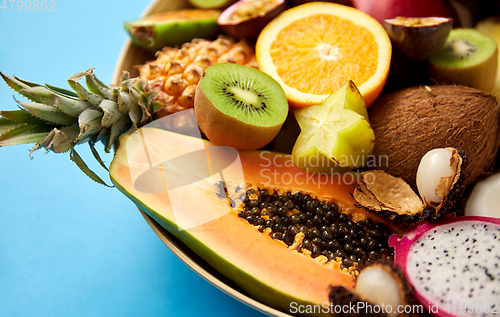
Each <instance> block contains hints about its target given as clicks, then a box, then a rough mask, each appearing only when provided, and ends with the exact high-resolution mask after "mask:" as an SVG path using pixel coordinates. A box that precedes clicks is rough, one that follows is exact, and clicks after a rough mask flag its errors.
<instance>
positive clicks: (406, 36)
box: [384, 17, 453, 60]
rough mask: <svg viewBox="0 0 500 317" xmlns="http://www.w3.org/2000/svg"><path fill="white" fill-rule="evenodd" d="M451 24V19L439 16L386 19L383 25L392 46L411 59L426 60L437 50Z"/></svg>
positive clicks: (444, 40) (446, 36)
mask: <svg viewBox="0 0 500 317" xmlns="http://www.w3.org/2000/svg"><path fill="white" fill-rule="evenodd" d="M452 26H453V19H451V18H440V17H427V18H403V17H397V18H395V19H388V20H385V21H384V27H385V29H386V30H387V33H388V34H389V37H390V38H391V41H392V44H393V45H394V47H395V48H396V49H397V50H399V51H400V52H401V53H403V55H405V56H406V57H408V58H410V59H413V60H427V59H429V57H430V56H431V55H432V54H433V53H435V52H436V51H437V50H439V49H440V48H441V47H442V46H443V45H444V43H445V42H446V39H447V38H448V35H449V34H450V31H451V28H452Z"/></svg>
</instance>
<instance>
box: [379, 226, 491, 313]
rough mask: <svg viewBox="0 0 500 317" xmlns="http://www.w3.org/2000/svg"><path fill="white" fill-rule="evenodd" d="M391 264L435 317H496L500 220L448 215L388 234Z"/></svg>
mask: <svg viewBox="0 0 500 317" xmlns="http://www.w3.org/2000/svg"><path fill="white" fill-rule="evenodd" d="M389 246H392V247H394V264H395V265H396V266H397V267H399V268H400V269H401V270H402V271H404V273H405V276H406V278H407V280H408V282H409V283H410V284H411V285H412V286H413V288H414V290H415V296H416V299H417V300H418V301H419V302H420V304H421V305H423V306H424V308H425V309H427V310H428V311H429V312H430V313H432V314H433V315H436V316H500V313H499V311H500V307H499V304H500V219H498V218H488V217H458V218H455V217H446V218H445V219H443V220H442V221H440V222H435V223H430V222H424V223H422V224H420V225H418V226H417V227H415V228H414V229H412V230H411V231H409V232H407V233H405V234H404V235H403V236H402V237H400V236H398V235H392V236H391V237H390V238H389Z"/></svg>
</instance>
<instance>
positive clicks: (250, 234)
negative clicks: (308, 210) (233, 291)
mask: <svg viewBox="0 0 500 317" xmlns="http://www.w3.org/2000/svg"><path fill="white" fill-rule="evenodd" d="M141 130H142V131H141V137H142V138H141V137H138V136H137V135H138V134H137V132H136V133H134V134H129V133H127V134H124V135H123V136H122V137H121V139H120V147H119V149H118V150H117V152H116V154H115V157H114V159H113V161H112V163H111V166H110V177H111V179H112V181H113V183H114V184H115V186H116V187H117V188H118V189H119V190H121V191H122V192H123V193H124V194H125V195H126V196H127V197H128V198H130V199H131V200H132V201H133V202H134V203H135V204H136V205H137V206H138V207H139V208H140V209H141V210H143V211H144V212H146V213H147V214H149V215H150V216H151V217H152V218H153V219H155V220H156V221H157V222H158V223H159V224H160V225H161V226H163V227H164V228H165V229H167V230H168V231H169V232H171V233H172V234H173V235H175V236H176V237H177V238H179V239H180V240H181V241H182V242H183V243H184V244H186V246H187V247H189V248H190V249H192V250H193V251H194V252H195V253H196V254H198V255H199V256H200V257H201V258H203V259H204V260H205V261H206V262H207V263H208V264H209V265H211V266H212V267H213V268H215V269H216V270H217V271H219V272H220V273H221V274H223V275H225V276H226V277H228V278H229V279H230V280H232V281H233V282H234V283H235V284H237V285H238V286H240V287H241V288H242V289H244V290H245V291H246V292H247V293H248V294H249V295H250V296H252V297H253V298H255V299H256V300H258V301H260V302H262V303H265V304H267V305H269V306H272V307H275V308H277V309H280V310H282V311H284V312H290V309H291V303H296V305H310V304H315V305H322V304H323V303H328V293H329V286H330V285H334V286H337V285H338V286H344V287H346V288H349V289H351V288H352V287H353V286H354V279H355V276H356V270H355V268H356V265H355V263H354V264H353V265H352V266H351V267H346V266H345V265H342V263H343V262H342V259H341V258H338V257H332V258H333V259H330V258H328V257H327V256H324V255H319V256H313V254H312V253H311V252H310V251H309V250H307V249H306V248H304V246H303V244H304V243H303V242H304V236H305V234H302V235H301V234H300V233H299V234H296V235H295V241H294V242H295V243H293V242H292V243H288V244H287V243H284V242H283V241H282V239H281V240H280V239H273V238H272V234H273V230H272V228H271V229H270V228H261V225H251V224H250V223H248V221H247V220H246V219H247V218H245V217H243V218H242V217H241V212H246V211H248V210H249V209H250V208H249V206H248V204H249V201H251V200H254V199H256V197H258V196H259V194H260V190H262V189H266V190H267V191H268V192H269V193H274V192H277V193H278V196H284V197H286V195H287V193H290V194H295V193H297V192H300V193H301V194H302V195H306V194H309V195H310V196H311V197H312V198H317V199H318V201H323V202H325V203H328V204H331V203H334V204H335V205H336V206H337V207H338V209H339V210H340V211H341V212H342V213H344V214H346V215H348V218H349V219H351V220H353V221H354V222H363V221H364V220H365V219H367V218H370V219H372V220H373V223H375V224H376V223H379V222H380V223H382V222H384V220H382V219H380V218H378V217H377V216H376V215H373V214H371V213H368V212H366V211H365V210H363V209H360V208H357V207H355V206H354V201H353V199H352V197H351V194H350V193H351V191H352V190H353V188H354V182H352V184H350V183H347V182H345V180H343V179H342V177H343V176H342V175H328V176H327V175H320V174H313V175H311V174H308V173H307V172H305V171H303V170H301V169H298V168H296V167H294V166H293V165H292V164H291V158H290V157H289V156H287V155H284V154H280V153H273V152H264V151H240V152H239V153H238V155H239V162H240V163H241V165H238V166H236V168H233V166H232V165H231V166H229V167H227V165H228V164H222V165H224V166H226V169H225V170H224V171H223V176H224V179H223V183H222V182H221V179H220V175H218V174H217V173H214V175H210V176H209V177H206V175H205V174H206V171H203V170H202V168H201V167H204V166H205V164H203V162H202V159H201V158H200V160H199V161H198V160H197V159H195V160H189V164H187V165H186V166H182V163H179V162H177V163H176V164H172V162H174V160H165V158H174V159H175V158H176V157H182V155H185V152H186V148H190V147H191V146H192V148H197V147H198V148H199V147H200V140H199V139H196V138H192V137H188V136H184V135H179V134H176V133H173V132H168V131H165V130H160V129H152V128H143V129H141ZM143 134H147V142H144V140H145V138H144V135H143ZM134 140H135V141H134ZM146 143H147V144H146ZM153 143H154V146H152V144H153ZM202 145H203V147H204V148H205V149H201V150H200V151H204V150H206V152H207V153H209V151H208V149H210V148H212V147H214V145H213V144H211V143H210V142H208V141H203V143H202ZM207 156H209V155H207ZM207 156H205V157H204V159H205V160H206V159H207ZM201 157H203V156H201ZM155 160H156V162H157V163H158V162H163V163H160V164H158V165H159V168H156V167H155V166H157V165H156V164H154V162H155ZM209 160H210V158H209ZM152 162H153V163H152ZM212 163H214V164H212V165H211V166H209V167H210V168H214V166H215V165H216V162H212ZM169 164H171V165H172V166H170V165H169ZM229 165H230V164H229ZM199 166H201V167H199ZM237 167H241V169H242V171H241V170H239V169H238V168H237ZM232 168H233V169H232ZM215 169H217V168H215ZM212 172H216V171H215V170H213V171H212ZM198 174H200V175H202V176H200V177H196V175H198ZM137 175H147V177H143V178H141V177H137ZM186 177H188V178H189V177H192V178H195V179H196V180H197V181H196V183H195V184H190V185H189V186H187V185H186V184H185V183H183V182H182V181H180V179H181V178H184V179H186ZM350 179H351V180H353V179H352V178H350ZM290 180H292V181H290ZM221 184H223V186H222V187H223V188H226V189H225V191H224V190H222V188H221V186H220V185H221ZM243 188H244V189H243ZM236 189H238V190H237V191H238V192H236ZM221 190H222V191H224V195H221ZM248 190H250V192H248ZM251 190H253V191H254V193H252V192H251ZM241 192H244V193H245V194H246V193H249V195H246V196H247V197H248V198H247V199H245V198H243V197H242V199H239V197H241V196H240V195H241V194H240V193H241ZM261 198H262V197H261ZM278 200H279V199H278ZM179 201H180V203H179ZM270 201H271V202H272V203H275V202H274V201H273V200H272V199H270ZM228 202H229V204H228ZM230 203H233V204H234V205H235V207H234V208H233V207H231V205H230ZM297 205H300V204H297ZM245 206H246V208H245ZM294 212H296V210H295V209H294V211H293V212H292V211H290V212H288V215H291V214H292V213H294ZM264 218H265V217H264ZM200 219H201V220H200ZM179 223H183V224H184V225H183V226H182V227H180V226H179ZM385 225H387V226H390V224H387V223H385ZM297 226H299V225H297ZM259 229H260V231H261V232H260V231H259ZM308 229H309V231H310V230H313V229H317V228H316V227H311V228H308ZM390 230H392V231H393V232H394V230H396V229H395V228H394V227H390ZM367 231H369V230H367ZM367 234H368V233H367ZM340 239H342V238H340ZM301 245H302V246H301ZM313 257H314V258H313ZM341 266H343V267H342V269H341Z"/></svg>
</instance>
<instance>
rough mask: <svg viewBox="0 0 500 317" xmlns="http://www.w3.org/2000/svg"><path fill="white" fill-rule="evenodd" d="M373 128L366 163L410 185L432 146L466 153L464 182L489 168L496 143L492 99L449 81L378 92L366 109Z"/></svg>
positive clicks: (496, 112) (498, 112)
mask: <svg viewBox="0 0 500 317" xmlns="http://www.w3.org/2000/svg"><path fill="white" fill-rule="evenodd" d="M369 117H370V123H371V125H372V128H373V130H374V132H375V147H374V150H373V154H374V156H373V157H374V161H371V166H373V167H375V168H376V169H379V170H384V171H385V172H387V173H389V174H391V175H393V176H396V177H401V178H402V179H404V180H405V181H406V182H407V183H408V184H410V186H412V187H413V188H416V176H415V175H416V173H417V168H418V165H419V163H420V159H421V158H422V157H423V155H424V154H425V153H427V152H428V151H430V150H431V149H434V148H444V147H453V148H459V149H461V150H462V151H463V152H465V155H467V158H468V166H467V167H466V170H465V171H464V174H465V177H464V179H463V181H464V186H466V187H468V186H469V185H471V184H472V183H474V182H475V181H476V180H477V179H478V178H479V177H481V176H482V175H484V174H485V173H487V172H488V171H490V169H491V168H492V167H493V165H494V162H495V156H496V153H497V149H498V146H499V145H500V129H499V127H500V124H499V120H500V109H499V104H498V99H497V98H496V97H495V96H493V95H490V94H487V93H485V92H482V91H480V90H477V89H474V88H469V87H464V86H455V85H442V86H417V87H411V88H406V89H402V90H399V91H396V92H393V93H391V94H388V95H386V96H384V97H382V98H380V99H379V100H378V101H377V102H376V103H375V104H374V105H373V106H372V107H371V109H370V112H369Z"/></svg>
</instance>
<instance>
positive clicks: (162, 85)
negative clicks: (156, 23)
mask: <svg viewBox="0 0 500 317" xmlns="http://www.w3.org/2000/svg"><path fill="white" fill-rule="evenodd" d="M219 63H238V64H242V65H245V66H250V67H255V68H257V60H256V58H255V52H254V49H253V47H251V46H250V45H249V44H248V42H247V41H246V40H241V41H239V42H235V41H234V40H232V39H231V38H229V37H225V36H219V37H218V38H217V39H216V40H214V41H209V40H204V39H194V40H193V41H191V42H188V43H184V44H183V45H182V46H181V47H180V48H172V47H165V48H163V50H161V51H159V52H158V53H157V54H156V60H154V61H151V62H148V63H146V64H144V65H141V66H139V67H138V68H139V72H140V77H141V78H143V79H145V80H147V86H146V90H148V91H151V92H154V93H155V95H156V98H155V100H156V101H157V102H159V103H161V104H163V107H162V108H161V109H160V110H158V111H157V112H155V118H160V117H164V116H167V115H169V114H172V113H176V112H179V111H182V110H186V109H189V108H193V106H194V94H195V91H196V87H197V85H198V82H199V81H200V78H201V77H202V76H203V73H204V71H205V69H206V68H207V67H209V66H210V65H214V64H219Z"/></svg>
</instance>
